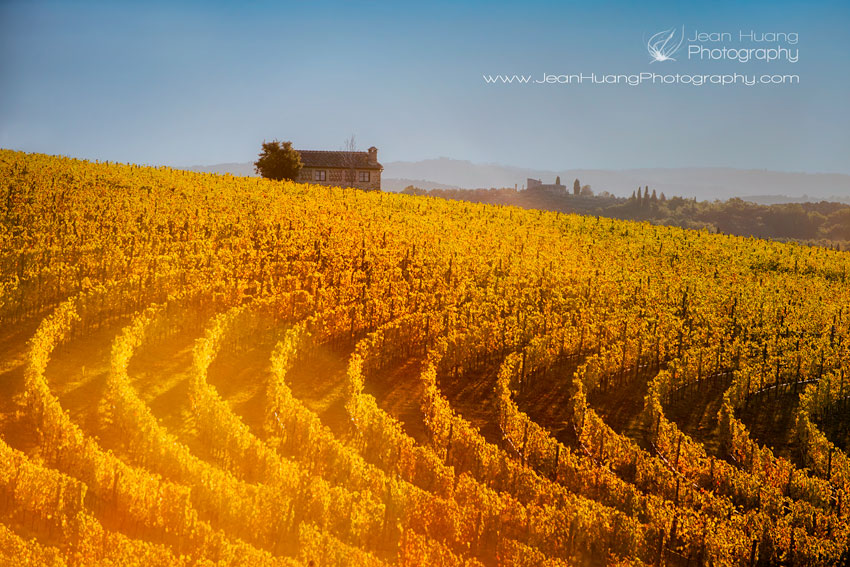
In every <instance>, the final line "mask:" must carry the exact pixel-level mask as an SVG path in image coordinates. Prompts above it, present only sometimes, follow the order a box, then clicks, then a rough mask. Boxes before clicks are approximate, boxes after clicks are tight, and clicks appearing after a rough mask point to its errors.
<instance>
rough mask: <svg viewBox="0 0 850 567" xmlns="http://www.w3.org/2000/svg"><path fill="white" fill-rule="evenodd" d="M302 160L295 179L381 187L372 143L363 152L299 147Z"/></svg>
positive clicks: (378, 189) (380, 167)
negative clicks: (302, 148)
mask: <svg viewBox="0 0 850 567" xmlns="http://www.w3.org/2000/svg"><path fill="white" fill-rule="evenodd" d="M298 153H300V154H301V162H302V163H303V164H304V165H303V167H302V168H301V173H300V174H299V176H298V181H299V182H303V183H316V184H318V185H333V186H340V187H356V188H357V189H367V190H373V191H380V190H381V171H383V169H384V167H383V166H382V165H381V164H380V163H378V148H376V147H375V146H372V147H371V148H369V149H368V150H367V151H365V152H357V151H337V152H333V151H321V150H299V151H298Z"/></svg>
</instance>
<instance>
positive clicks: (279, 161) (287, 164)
mask: <svg viewBox="0 0 850 567" xmlns="http://www.w3.org/2000/svg"><path fill="white" fill-rule="evenodd" d="M302 166H303V163H301V154H299V153H298V151H297V150H295V149H293V148H292V142H281V141H279V140H274V141H272V142H263V151H262V152H260V155H259V159H257V161H255V162H254V171H256V172H257V173H259V174H260V175H262V176H263V177H265V178H266V179H274V180H275V181H281V180H283V179H288V180H293V179H295V178H297V177H298V174H299V173H300V172H301V167H302Z"/></svg>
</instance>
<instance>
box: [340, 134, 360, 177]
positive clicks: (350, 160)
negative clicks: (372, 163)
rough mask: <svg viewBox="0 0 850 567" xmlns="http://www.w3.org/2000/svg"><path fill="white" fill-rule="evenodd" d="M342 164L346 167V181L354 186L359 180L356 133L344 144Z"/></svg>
mask: <svg viewBox="0 0 850 567" xmlns="http://www.w3.org/2000/svg"><path fill="white" fill-rule="evenodd" d="M342 165H343V167H344V168H345V180H344V181H345V182H346V183H349V184H351V186H354V183H355V182H356V181H357V165H358V158H357V140H356V139H355V138H354V134H352V135H351V137H350V138H348V139H347V140H345V142H344V143H343V145H342Z"/></svg>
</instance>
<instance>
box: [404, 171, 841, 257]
mask: <svg viewBox="0 0 850 567" xmlns="http://www.w3.org/2000/svg"><path fill="white" fill-rule="evenodd" d="M583 187H587V188H588V191H586V192H585V191H582V189H583ZM576 190H578V192H576ZM403 193H407V194H412V195H430V196H432V197H441V198H444V199H453V200H459V201H471V202H476V203H490V204H496V205H515V206H519V207H524V208H535V209H545V210H551V211H559V212H564V213H577V214H583V215H596V216H602V217H608V218H617V219H624V220H637V221H647V222H651V223H654V224H664V225H670V226H679V227H683V228H694V229H708V230H710V231H711V232H722V233H726V234H735V235H739V236H754V237H757V238H770V239H775V240H794V241H798V242H804V243H809V244H818V245H823V246H832V247H836V246H837V247H840V248H841V249H843V250H850V205H845V204H841V203H832V202H827V201H821V202H818V203H791V204H779V205H759V204H756V203H751V202H749V201H744V200H743V199H738V198H734V199H729V200H726V201H697V200H696V199H686V198H682V197H670V198H667V197H666V196H665V195H664V193H656V191H655V190H654V189H651V188H650V187H640V188H638V189H637V190H636V191H634V192H633V193H632V195H631V196H630V197H628V198H622V197H615V196H613V195H611V194H610V193H607V192H605V191H603V192H601V193H599V194H598V195H593V194H592V192H591V191H590V188H589V186H582V185H581V183H580V182H579V180H578V179H576V180H575V182H574V184H573V191H571V192H570V191H568V192H567V193H565V194H563V195H556V194H551V193H550V194H540V193H537V192H532V191H517V190H516V189H513V188H508V189H473V190H466V189H453V190H452V189H433V190H431V191H425V190H423V189H419V188H416V187H413V186H408V187H407V188H405V190H404V191H403Z"/></svg>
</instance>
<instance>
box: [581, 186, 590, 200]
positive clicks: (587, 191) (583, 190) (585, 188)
mask: <svg viewBox="0 0 850 567" xmlns="http://www.w3.org/2000/svg"><path fill="white" fill-rule="evenodd" d="M581 196H582V197H593V190H592V189H591V188H590V185H582V186H581Z"/></svg>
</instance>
